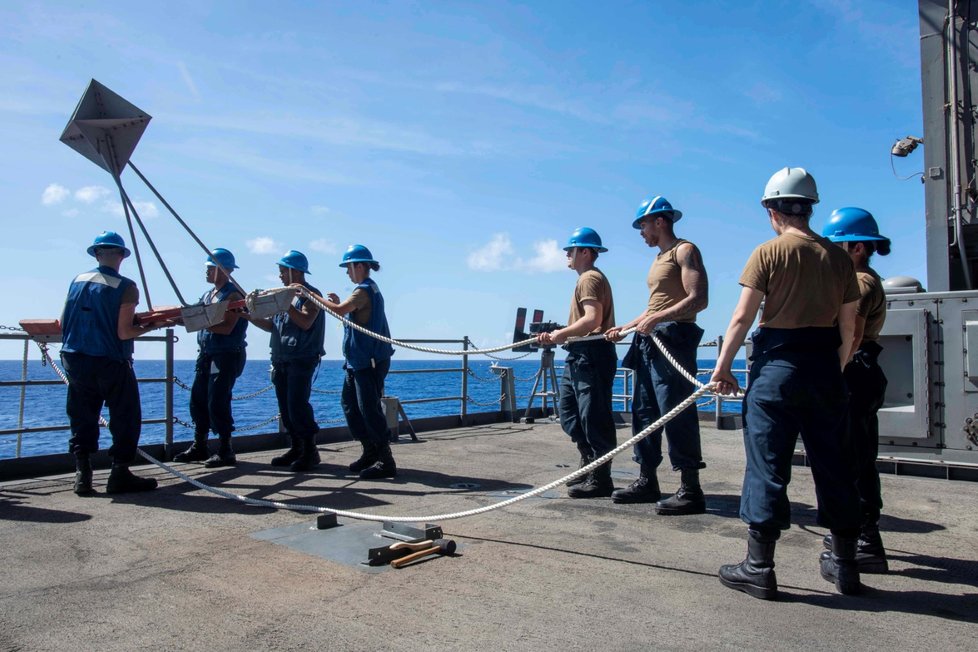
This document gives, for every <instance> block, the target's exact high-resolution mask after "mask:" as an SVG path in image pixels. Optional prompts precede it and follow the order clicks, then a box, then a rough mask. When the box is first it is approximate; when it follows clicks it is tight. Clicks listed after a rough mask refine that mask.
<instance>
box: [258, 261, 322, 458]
mask: <svg viewBox="0 0 978 652" xmlns="http://www.w3.org/2000/svg"><path fill="white" fill-rule="evenodd" d="M278 274H279V278H280V279H281V280H282V284H283V285H285V286H302V287H304V288H306V289H307V290H308V291H310V292H315V293H317V294H318V293H319V290H317V289H316V288H314V287H313V286H312V285H310V284H309V283H308V282H307V281H306V275H307V274H309V260H308V259H307V258H306V256H305V254H303V253H301V252H299V251H296V250H295V249H293V250H291V251H289V252H288V253H287V254H285V255H284V256H282V258H281V260H279V261H278ZM250 321H251V322H252V323H253V324H254V325H255V326H257V327H258V328H260V329H262V330H264V331H268V332H270V333H271V334H272V337H271V349H272V356H271V357H272V384H273V385H274V386H275V398H276V399H278V410H279V419H281V421H282V427H283V428H284V430H285V432H286V433H287V434H288V435H289V438H290V440H291V442H292V445H291V446H290V447H289V450H287V451H286V452H285V453H284V454H282V455H279V456H277V457H273V458H272V466H288V467H289V468H290V469H292V470H293V471H296V472H299V471H310V470H312V469H313V468H315V467H316V465H318V464H319V462H320V458H319V451H318V450H317V449H316V434H317V433H318V432H319V424H318V423H316V416H315V414H314V413H313V410H312V405H311V404H310V403H309V397H310V395H311V393H312V377H313V374H314V373H315V372H316V368H317V367H318V366H319V361H320V358H322V356H323V355H325V354H326V351H325V349H324V348H323V340H324V337H325V335H326V320H325V316H324V315H323V313H322V311H320V310H319V307H318V306H316V305H315V304H314V303H313V302H312V301H310V300H309V299H307V298H306V297H304V296H301V295H299V296H296V297H295V299H293V301H292V305H291V306H289V309H288V310H287V311H286V312H282V313H279V314H277V315H275V316H274V317H272V318H271V319H251V320H250Z"/></svg>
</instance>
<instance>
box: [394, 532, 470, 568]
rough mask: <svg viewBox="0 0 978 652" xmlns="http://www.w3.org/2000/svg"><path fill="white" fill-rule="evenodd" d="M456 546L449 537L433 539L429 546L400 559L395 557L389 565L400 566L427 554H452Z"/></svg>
mask: <svg viewBox="0 0 978 652" xmlns="http://www.w3.org/2000/svg"><path fill="white" fill-rule="evenodd" d="M456 548H457V546H456V545H455V542H454V541H452V540H451V539H435V540H434V541H433V542H432V545H431V547H430V548H425V549H424V550H419V551H417V552H412V553H411V554H410V555H406V556H404V557H401V558H400V559H395V560H394V561H392V562H391V566H393V567H394V568H400V567H402V566H405V565H407V564H410V563H411V562H413V561H417V560H418V559H422V558H424V557H427V556H429V555H454V554H455V549H456Z"/></svg>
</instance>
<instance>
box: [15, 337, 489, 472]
mask: <svg viewBox="0 0 978 652" xmlns="http://www.w3.org/2000/svg"><path fill="white" fill-rule="evenodd" d="M14 330H15V329H12V328H6V329H4V332H0V340H18V341H22V342H23V343H24V353H23V364H22V371H21V378H20V379H18V380H3V381H0V388H4V387H13V388H19V389H20V400H19V410H18V419H17V426H16V427H14V428H2V429H0V437H16V438H17V439H16V445H15V453H14V457H16V458H20V457H22V453H23V441H24V436H25V435H28V436H29V435H31V434H33V433H42V432H56V431H67V430H70V428H71V426H70V425H69V424H67V423H63V424H53V425H43V426H26V425H25V409H26V408H27V406H28V405H29V400H28V388H31V387H44V386H61V385H64V381H62V380H56V379H52V380H38V379H32V378H28V373H27V372H28V365H27V363H28V359H29V357H30V350H31V342H32V340H33V338H31V337H30V336H28V335H27V334H26V333H24V332H11V331H14ZM136 341H137V342H140V343H143V342H162V343H163V344H164V345H165V353H164V370H165V371H164V376H163V377H162V378H156V377H138V376H137V378H136V381H137V382H138V383H140V384H154V383H155V384H158V383H163V384H164V396H163V407H164V416H163V418H145V419H143V421H142V423H143V425H150V424H162V425H163V428H164V432H163V445H164V449H165V451H166V455H167V457H169V456H170V455H171V454H172V447H173V444H174V426H175V425H178V424H179V425H184V426H187V425H189V424H184V423H183V422H181V421H179V420H178V419H177V418H176V412H175V410H174V387H175V386H180V387H183V388H186V389H189V388H188V386H187V385H186V384H185V383H183V382H182V381H181V380H180V379H179V378H177V377H176V375H175V373H174V345H175V344H176V342H177V341H178V338H177V336H176V334H175V333H174V329H172V328H168V329H166V331H165V333H164V334H163V335H147V336H143V337H139V338H137V339H136ZM403 341H405V342H410V343H415V344H456V345H461V346H462V349H463V350H467V349H469V348H471V344H472V342H471V340H470V339H469V338H468V337H467V336H466V337H463V338H461V339H410V340H403ZM40 344H41V346H42V357H41V363H42V365H45V366H47V365H48V364H49V362H48V359H47V357H46V356H47V355H48V354H47V349H46V346H47V344H46V343H44V342H41V343H40ZM51 362H52V363H54V362H55V361H54V360H52V361H51ZM390 373H391V374H432V373H434V374H440V373H457V374H459V384H460V386H459V393H458V394H457V395H450V396H432V397H424V398H410V399H404V400H400V399H398V400H399V402H400V404H401V405H410V404H421V403H436V402H453V401H457V402H458V416H459V420H460V423H461V424H462V425H465V424H466V423H467V418H468V403H469V377H470V375H472V374H471V368H470V364H469V356H468V355H463V356H461V364H460V365H458V366H451V367H439V368H428V369H392V370H391V371H390ZM267 389H268V388H265V389H263V390H259V392H254V393H253V394H251V395H248V396H249V397H250V396H252V395H255V394H258V393H261V392H263V391H265V390H267ZM335 393H339V392H338V391H337V392H335ZM236 398H245V397H236ZM245 429H247V428H239V430H245Z"/></svg>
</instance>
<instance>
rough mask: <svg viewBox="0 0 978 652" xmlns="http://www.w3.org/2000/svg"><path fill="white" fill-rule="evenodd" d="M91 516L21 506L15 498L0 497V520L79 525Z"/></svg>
mask: <svg viewBox="0 0 978 652" xmlns="http://www.w3.org/2000/svg"><path fill="white" fill-rule="evenodd" d="M91 518H92V516H91V514H82V513H79V512H68V511H65V510H61V509H47V508H44V507H33V506H31V505H25V504H22V502H21V501H19V500H17V499H16V498H7V497H6V496H0V520H3V521H21V522H25V523H80V522H82V521H87V520H89V519H91Z"/></svg>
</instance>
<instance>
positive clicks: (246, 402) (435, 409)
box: [0, 354, 743, 459]
mask: <svg viewBox="0 0 978 652" xmlns="http://www.w3.org/2000/svg"><path fill="white" fill-rule="evenodd" d="M714 362H715V361H714V360H700V362H699V366H700V368H701V369H711V368H712V367H713V365H714ZM740 362H741V363H743V361H740ZM173 364H174V375H175V376H176V377H177V378H178V379H179V380H181V381H182V382H183V383H185V384H187V385H190V384H191V383H192V382H193V378H194V361H193V360H176V361H174V363H173ZM492 364H493V361H491V360H484V359H475V360H472V359H470V362H469V368H470V369H471V372H470V374H469V379H468V392H469V397H470V401H469V404H468V411H469V412H488V411H493V410H496V409H498V400H499V393H500V384H499V379H498V376H497V375H496V374H494V373H493V372H492V370H491V369H490V367H491V366H492ZM495 364H498V365H500V366H506V367H511V368H512V369H513V372H514V375H515V377H516V395H517V408H518V409H519V410H520V411H522V410H525V409H526V406H527V403H528V401H529V395H530V391H531V389H532V387H533V380H534V376H535V374H536V373H537V371H538V370H539V368H540V359H539V356H538V355H537V354H532V355H531V356H529V357H527V358H523V359H520V360H505V361H500V362H497V363H495ZM557 366H558V369H557V370H556V372H557V379H558V382H559V380H560V373H561V370H560V368H559V366H560V361H558V362H557ZM461 367H462V361H461V359H460V358H440V359H437V360H398V359H397V357H396V356H395V357H394V361H393V364H392V370H416V369H442V370H444V369H455V370H460V369H461ZM135 368H136V375H137V376H139V377H140V378H162V377H163V375H164V369H165V366H164V362H163V361H162V360H137V361H136V363H135ZM269 369H270V364H269V362H268V361H267V360H252V361H249V362H248V364H247V365H246V367H245V370H244V373H242V374H241V377H240V378H238V381H237V383H236V384H235V387H234V394H235V396H245V395H247V394H251V393H254V392H258V391H259V390H262V389H264V388H265V387H268V385H269V384H270V381H269ZM21 373H22V361H20V360H0V380H4V381H10V380H20V378H21ZM344 373H345V372H344V371H343V362H342V361H340V360H324V361H323V362H322V364H321V365H320V367H319V371H318V373H317V375H316V378H315V382H314V383H313V388H314V389H313V394H312V405H313V408H314V410H315V412H316V419H317V420H318V421H319V424H320V427H324V428H325V427H328V426H333V425H344V424H345V421H343V410H342V408H341V407H340V397H339V390H340V388H341V387H342V384H343V374H344ZM27 377H28V379H29V380H47V381H50V380H58V376H57V375H56V374H55V372H54V370H52V369H51V368H50V367H48V366H46V365H41V363H40V361H37V360H30V361H29V362H28V373H27ZM700 380H701V381H705V380H707V376H706V375H701V376H700ZM385 389H386V394H387V395H388V396H396V397H398V398H399V399H401V400H402V401H404V400H409V399H416V398H432V397H458V396H461V393H462V374H461V371H451V372H449V371H440V372H437V373H410V374H395V373H392V374H391V375H389V376H388V377H387V384H386V387H385ZM540 389H541V388H538V391H540ZM173 391H174V400H173V409H174V414H175V415H176V417H177V419H179V420H180V421H183V422H184V423H190V422H191V420H190V409H189V400H190V392H188V391H186V390H184V389H181V388H180V387H174V390H173ZM622 392H623V384H622V380H621V379H620V378H619V379H618V380H617V381H616V383H615V393H616V394H621V393H622ZM140 396H141V399H142V408H143V418H144V419H162V418H163V417H164V406H165V404H164V386H163V383H142V384H140ZM20 398H21V390H20V388H19V387H0V429H4V430H7V429H13V428H17V427H19V426H18V418H19V413H20ZM533 405H534V407H540V406H541V399H540V398H539V397H538V398H536V399H535V400H534V403H533ZM622 408H623V404H622V402H621V401H617V402H616V404H615V409H616V410H621V409H622ZM701 409H705V410H708V411H713V410H714V409H715V408H714V406H713V405H712V404H710V405H706V406H705V407H702V408H701ZM233 410H234V419H235V426H236V428H238V430H239V432H238V434H241V435H245V434H257V433H262V432H273V431H275V430H277V429H278V424H277V422H275V421H273V422H271V423H268V424H266V425H264V426H262V427H260V428H257V429H254V430H248V428H249V427H251V426H255V425H257V424H259V423H261V422H262V421H265V420H267V419H269V418H271V417H273V416H275V415H276V414H277V413H278V406H277V404H276V401H275V392H274V390H269V391H266V392H263V393H261V394H259V395H258V396H255V397H253V398H246V399H243V400H236V401H234V403H233ZM404 410H405V412H406V413H407V415H408V418H420V417H429V416H442V415H452V414H459V412H460V401H459V400H451V401H439V402H434V403H416V404H409V405H405V406H404ZM724 411H725V412H734V413H739V412H740V403H739V401H727V402H725V403H724ZM103 415H104V416H106V417H108V413H107V411H103ZM67 423H68V417H67V416H66V415H65V387H64V386H63V385H44V386H36V387H28V388H27V389H26V393H25V401H24V420H23V425H24V427H40V426H53V425H66V424H67ZM191 439H193V431H192V430H190V429H189V428H186V427H184V426H182V425H180V424H176V425H175V426H174V440H175V441H189V440H191ZM163 440H164V428H163V425H162V424H151V425H145V426H143V432H142V437H141V439H140V441H141V442H142V443H159V442H162V441H163ZM67 441H68V431H67V430H62V431H52V432H42V433H30V434H25V435H23V438H22V440H21V456H23V457H27V456H31V455H47V454H51V453H62V452H65V451H66V450H67ZM100 443H101V445H102V447H103V448H108V446H109V445H110V444H111V435H110V434H109V433H108V431H107V430H104V429H103V433H102V438H101V440H100ZM16 444H17V437H16V435H3V436H0V459H5V458H10V457H15V456H16V450H17V448H16Z"/></svg>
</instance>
